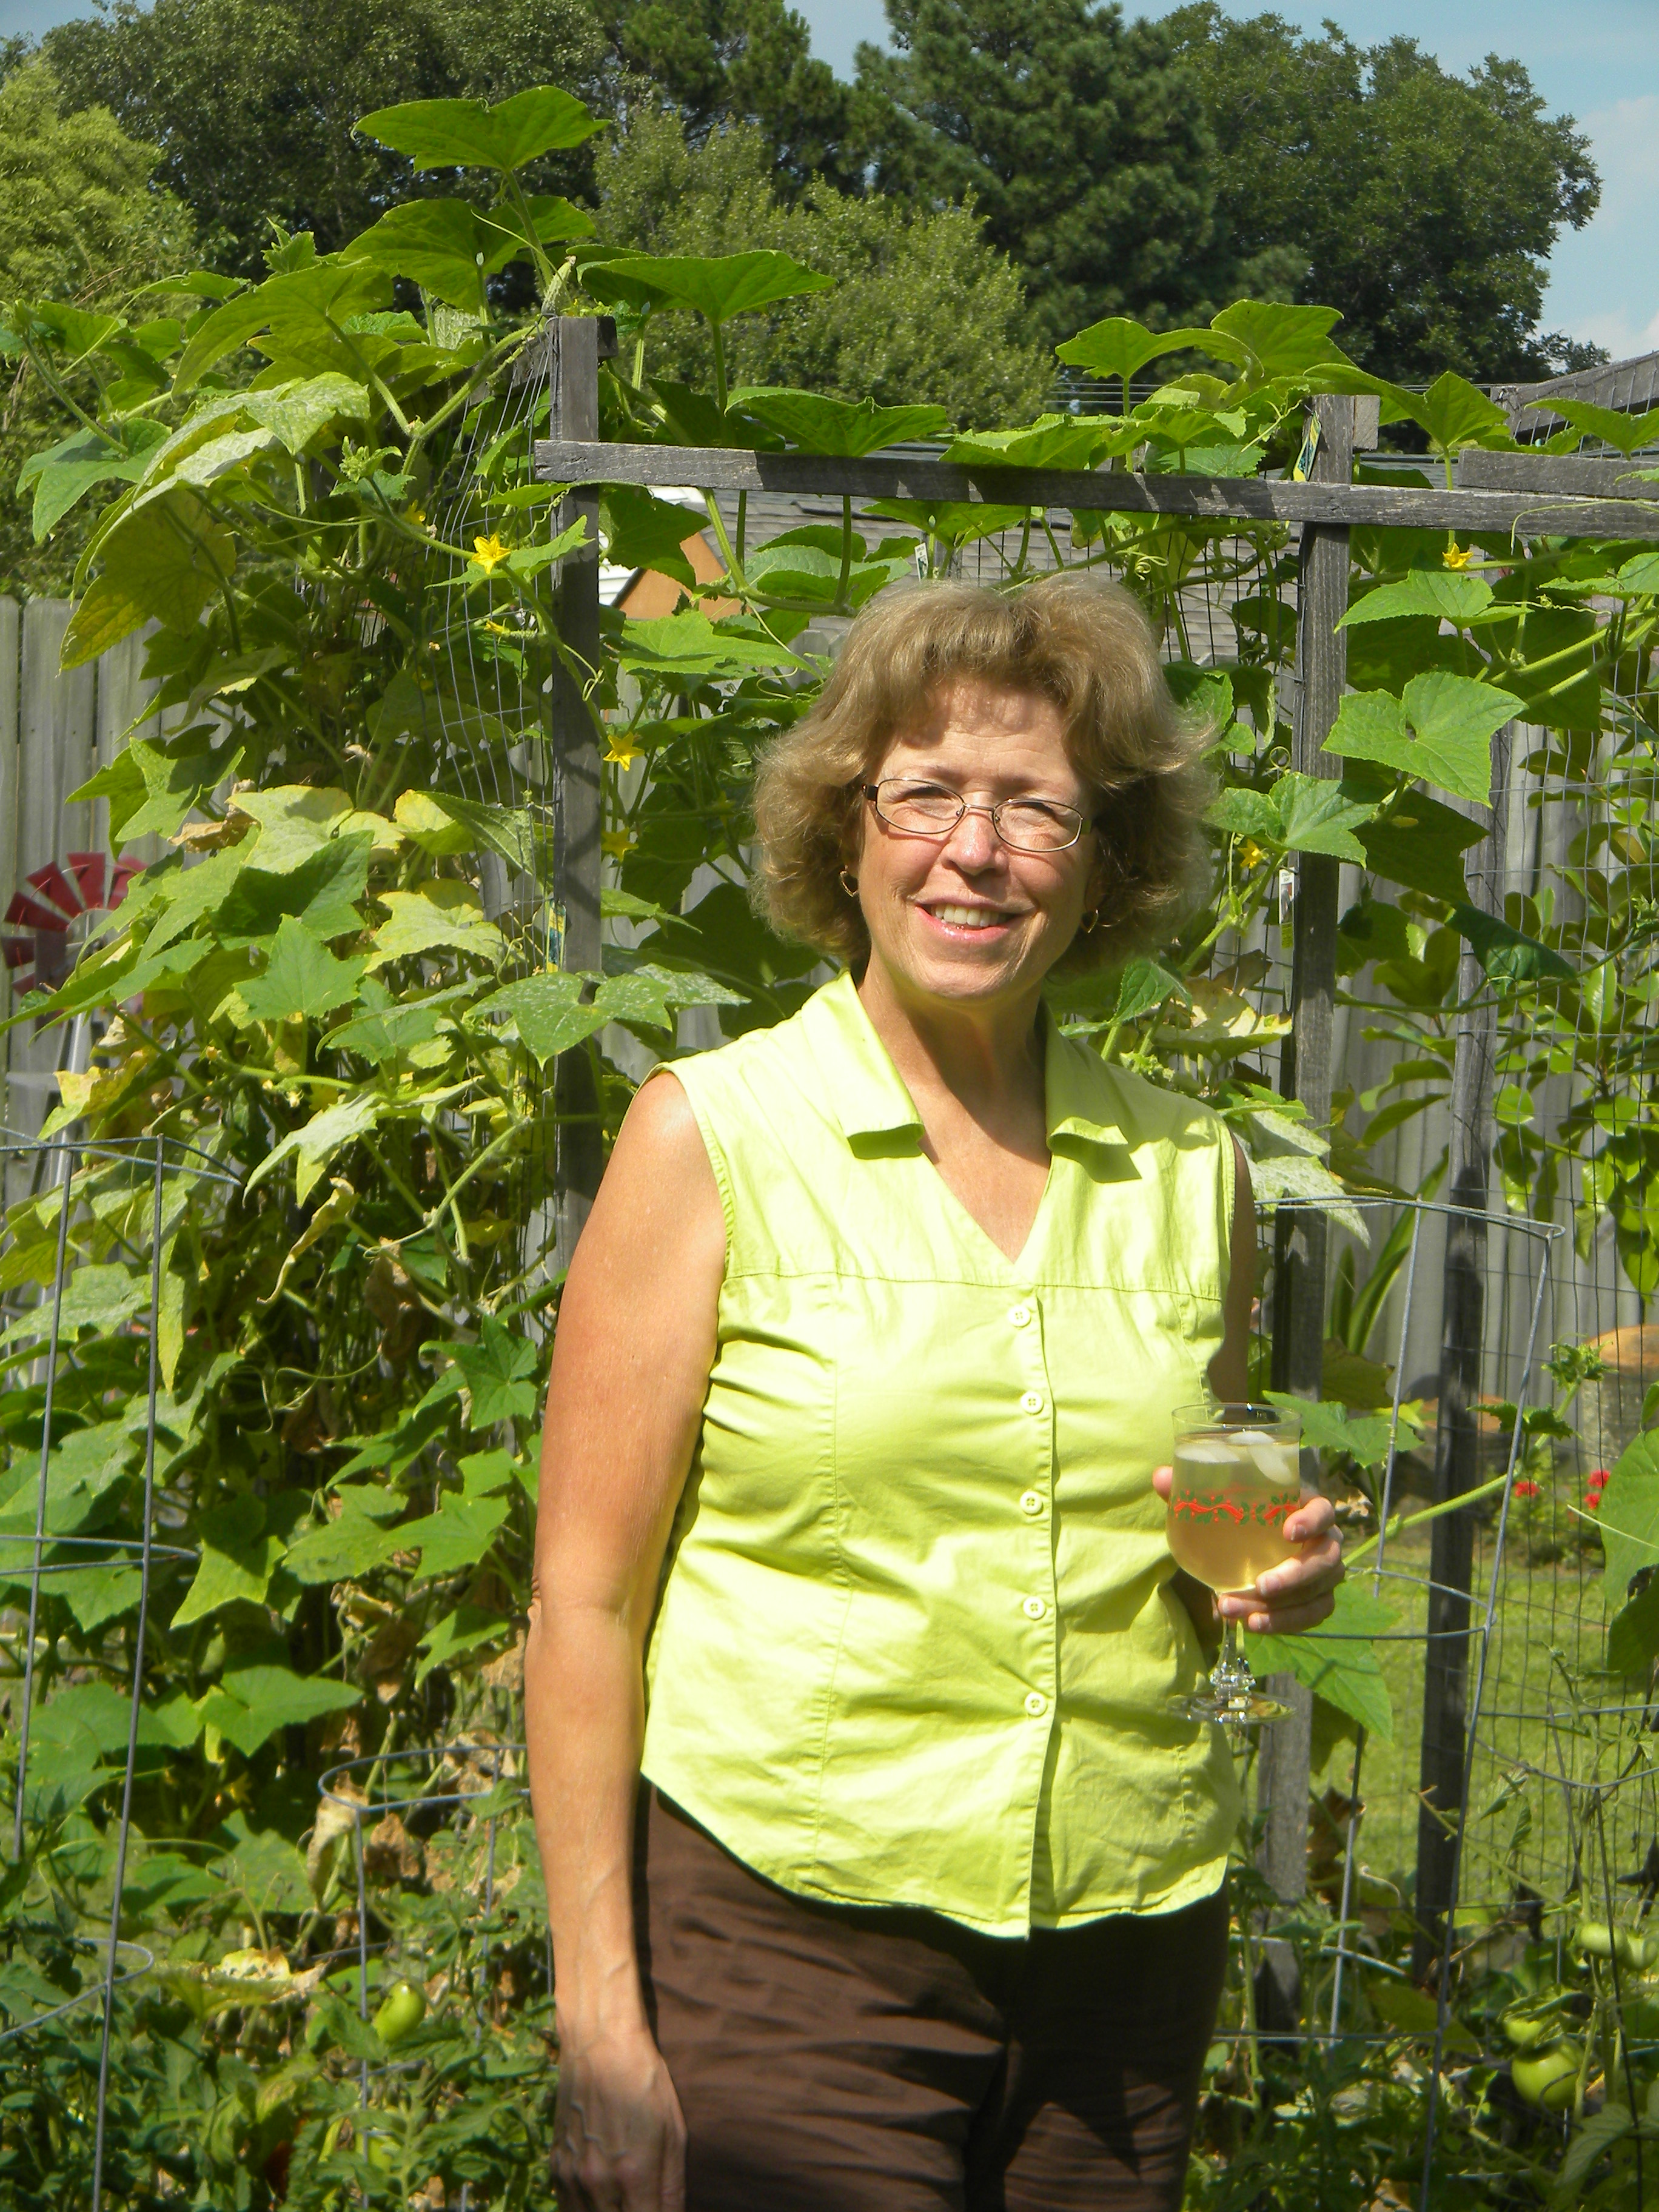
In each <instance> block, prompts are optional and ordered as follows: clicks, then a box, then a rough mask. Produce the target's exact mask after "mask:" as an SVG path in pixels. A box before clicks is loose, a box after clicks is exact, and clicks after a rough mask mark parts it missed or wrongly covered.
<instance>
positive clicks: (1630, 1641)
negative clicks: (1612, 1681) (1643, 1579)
mask: <svg viewBox="0 0 1659 2212" xmlns="http://www.w3.org/2000/svg"><path fill="white" fill-rule="evenodd" d="M1656 1659H1659V1581H1654V1582H1651V1583H1649V1584H1648V1586H1647V1588H1646V1589H1644V1590H1643V1591H1642V1592H1641V1594H1640V1595H1638V1596H1636V1597H1633V1598H1631V1599H1629V1600H1628V1601H1626V1603H1625V1604H1624V1605H1622V1606H1620V1608H1619V1611H1618V1612H1617V1613H1614V1615H1613V1619H1612V1620H1610V1621H1609V1622H1608V1623H1607V1664H1608V1666H1609V1667H1611V1668H1612V1669H1613V1673H1614V1674H1631V1675H1645V1674H1648V1673H1649V1671H1650V1669H1651V1668H1652V1665H1653V1662H1654V1661H1655V1660H1656Z"/></svg>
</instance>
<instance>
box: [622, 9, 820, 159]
mask: <svg viewBox="0 0 1659 2212" xmlns="http://www.w3.org/2000/svg"><path fill="white" fill-rule="evenodd" d="M599 12H600V15H601V19H602V21H603V22H604V25H605V35H606V38H607V40H608V42H609V45H610V47H611V53H612V56H613V57H614V58H615V61H616V62H617V64H618V66H619V67H620V68H621V69H622V70H625V71H628V72H631V73H632V74H634V75H635V76H639V77H641V78H644V79H645V80H647V82H649V84H650V85H651V86H652V87H653V89H654V92H655V94H656V95H657V97H658V98H659V99H660V100H663V101H665V102H666V103H667V104H668V105H669V106H671V108H672V110H673V112H675V113H676V114H677V115H678V117H679V118H680V119H681V121H682V122H683V123H684V126H685V130H686V133H687V136H688V137H689V138H690V140H691V142H692V143H694V144H696V143H701V141H702V139H703V138H705V137H707V136H708V132H709V131H710V130H711V129H713V128H714V125H717V124H721V123H753V124H755V125H757V126H758V127H759V129H760V131H761V132H762V134H763V137H765V139H766V140H767V142H768V143H769V146H770V148H771V149H772V153H773V157H774V165H775V166H774V181H775V184H776V185H777V187H778V189H779V190H780V191H781V192H783V193H784V194H785V196H786V197H793V196H794V195H795V194H797V193H799V192H800V191H803V190H804V189H805V186H806V185H808V184H810V183H811V180H812V179H813V178H814V177H823V178H826V179H828V180H829V182H830V183H832V184H836V185H841V186H842V187H843V189H848V190H851V189H855V188H856V186H857V185H858V184H859V182H860V167H861V164H860V161H859V157H858V154H857V150H856V143H855V142H856V135H857V134H856V131H855V128H854V112H855V110H856V108H857V106H858V104H859V96H858V94H856V93H855V91H854V88H852V87H851V86H849V85H847V84H843V83H842V81H841V80H840V78H838V77H837V76H836V73H835V71H834V70H832V69H831V68H830V67H829V64H828V63H827V62H823V61H817V60H815V59H814V58H813V57H812V52H811V30H810V28H809V27H808V25H807V22H806V19H805V16H803V15H801V14H800V12H799V9H794V8H791V7H788V6H787V5H786V4H785V0H602V4H601V6H600V11H599Z"/></svg>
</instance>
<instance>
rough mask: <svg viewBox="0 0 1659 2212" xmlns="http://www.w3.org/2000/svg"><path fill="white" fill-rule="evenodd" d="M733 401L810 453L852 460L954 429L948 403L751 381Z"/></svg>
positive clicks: (747, 412)
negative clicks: (886, 402)
mask: <svg viewBox="0 0 1659 2212" xmlns="http://www.w3.org/2000/svg"><path fill="white" fill-rule="evenodd" d="M730 404H731V405H732V407H734V408H739V407H740V408H742V409H743V410H744V412H745V413H746V414H749V415H752V416H755V418H756V419H757V421H758V422H764V423H766V424H767V425H768V426H769V428H772V429H774V430H776V431H778V432H780V433H781V435H783V436H784V437H786V438H787V439H788V441H789V442H790V444H791V445H792V446H799V447H801V448H802V450H803V451H804V452H805V453H833V454H836V455H837V456H838V457H840V458H841V459H848V460H855V459H858V457H859V456H860V454H863V453H877V452H878V451H879V450H880V449H881V447H884V446H897V445H902V444H904V443H905V442H907V441H909V440H911V439H916V438H939V437H944V436H945V435H948V433H949V430H950V427H951V418H950V416H948V415H947V414H946V413H945V410H944V408H942V407H927V406H914V407H878V406H877V404H876V403H875V401H874V400H873V399H860V400H851V399H832V398H829V395H828V393H826V392H797V391H794V390H793V389H792V388H791V387H789V386H783V385H765V384H759V385H745V386H744V387H743V388H742V389H741V390H740V391H738V392H732V394H731V398H730Z"/></svg>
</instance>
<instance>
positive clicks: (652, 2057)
mask: <svg viewBox="0 0 1659 2212" xmlns="http://www.w3.org/2000/svg"><path fill="white" fill-rule="evenodd" d="M553 2180H554V2184H555V2185H556V2188H557V2190H558V2192H559V2203H560V2205H561V2207H562V2208H564V2212H684V2204H685V2121H684V2117H683V2116H682V2114H681V2112H680V2100H679V2099H678V2097H677V2096H676V2095H675V2093H674V2085H673V2083H672V2082H671V2081H670V2080H669V2078H668V2069H667V2067H666V2066H665V2064H664V2063H663V2057H662V2053H661V2052H660V2051H659V2050H658V2048H657V2046H656V2045H655V2044H654V2043H653V2040H652V2039H651V2036H650V2033H649V2032H648V2030H647V2029H646V2028H645V2027H639V2028H638V2029H635V2030H633V2031H631V2032H629V2033H626V2034H623V2033H617V2032H615V2031H611V2032H609V2033H600V2034H599V2035H596V2036H594V2037H593V2038H592V2039H591V2040H587V2041H584V2040H581V2039H577V2038H568V2037H562V2038H561V2040H560V2046H559V2097H558V2106H557V2110H556V2113H555V2116H554V2122H553Z"/></svg>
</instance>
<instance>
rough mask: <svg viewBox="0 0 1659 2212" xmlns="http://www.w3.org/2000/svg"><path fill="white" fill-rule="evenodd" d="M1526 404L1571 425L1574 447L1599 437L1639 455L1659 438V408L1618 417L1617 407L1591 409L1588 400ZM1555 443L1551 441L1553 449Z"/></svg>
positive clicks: (1602, 440) (1543, 401)
mask: <svg viewBox="0 0 1659 2212" xmlns="http://www.w3.org/2000/svg"><path fill="white" fill-rule="evenodd" d="M1527 404H1528V410H1529V411H1530V410H1537V411H1538V412H1540V413H1541V414H1546V415H1559V416H1562V417H1563V418H1564V420H1565V421H1566V422H1571V425H1572V427H1573V428H1574V429H1575V430H1576V431H1577V433H1578V437H1577V438H1575V439H1574V441H1573V443H1574V444H1575V445H1577V443H1578V442H1579V441H1580V440H1582V439H1584V438H1599V439H1600V440H1601V443H1602V444H1603V445H1604V446H1611V447H1613V449H1614V450H1615V451H1616V452H1618V453H1640V452H1641V451H1642V450H1643V448H1644V447H1649V446H1651V445H1652V444H1653V443H1654V442H1655V440H1656V438H1659V407H1650V408H1649V409H1647V410H1646V411H1645V412H1644V413H1643V414H1640V415H1621V414H1620V412H1619V410H1617V409H1616V408H1613V407H1596V406H1593V405H1592V404H1590V402H1589V400H1587V399H1532V400H1528V403H1527ZM1557 442H1558V441H1556V440H1555V439H1553V438H1552V439H1551V441H1550V444H1551V446H1552V447H1555V446H1556V445H1557Z"/></svg>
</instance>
